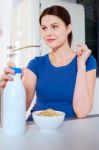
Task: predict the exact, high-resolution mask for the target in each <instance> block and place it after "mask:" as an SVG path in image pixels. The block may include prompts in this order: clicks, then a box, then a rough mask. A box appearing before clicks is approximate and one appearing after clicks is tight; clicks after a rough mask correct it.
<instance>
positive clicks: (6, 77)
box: [1, 74, 13, 82]
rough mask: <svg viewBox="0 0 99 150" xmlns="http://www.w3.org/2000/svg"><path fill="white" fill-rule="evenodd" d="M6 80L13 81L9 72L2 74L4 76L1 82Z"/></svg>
mask: <svg viewBox="0 0 99 150" xmlns="http://www.w3.org/2000/svg"><path fill="white" fill-rule="evenodd" d="M6 80H10V81H12V80H13V78H12V77H11V76H9V75H7V74H4V75H2V76H1V82H2V81H6Z"/></svg>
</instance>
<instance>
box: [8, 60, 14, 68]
mask: <svg viewBox="0 0 99 150" xmlns="http://www.w3.org/2000/svg"><path fill="white" fill-rule="evenodd" d="M7 65H8V66H9V67H10V68H12V67H15V64H14V63H12V62H10V61H9V62H8V63H7Z"/></svg>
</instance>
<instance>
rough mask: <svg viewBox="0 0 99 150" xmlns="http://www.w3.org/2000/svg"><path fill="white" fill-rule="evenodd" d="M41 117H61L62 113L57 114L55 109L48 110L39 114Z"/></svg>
mask: <svg viewBox="0 0 99 150" xmlns="http://www.w3.org/2000/svg"><path fill="white" fill-rule="evenodd" d="M37 115H39V116H59V115H61V113H59V112H56V111H55V110H53V109H46V110H44V111H41V112H40V113H39V114H37Z"/></svg>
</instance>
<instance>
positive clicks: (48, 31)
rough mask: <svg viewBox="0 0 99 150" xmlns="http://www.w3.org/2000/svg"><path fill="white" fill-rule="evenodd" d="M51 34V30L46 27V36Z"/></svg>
mask: <svg viewBox="0 0 99 150" xmlns="http://www.w3.org/2000/svg"><path fill="white" fill-rule="evenodd" d="M51 35H52V30H51V29H50V28H48V29H47V31H46V36H51Z"/></svg>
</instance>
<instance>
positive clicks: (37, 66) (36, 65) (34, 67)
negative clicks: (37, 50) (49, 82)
mask: <svg viewBox="0 0 99 150" xmlns="http://www.w3.org/2000/svg"><path fill="white" fill-rule="evenodd" d="M46 58H47V54H46V55H44V56H39V57H35V58H33V59H31V60H30V61H29V63H28V65H27V69H29V70H31V71H32V72H34V73H35V74H36V75H38V72H39V70H41V68H42V66H43V64H44V63H45V62H46Z"/></svg>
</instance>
